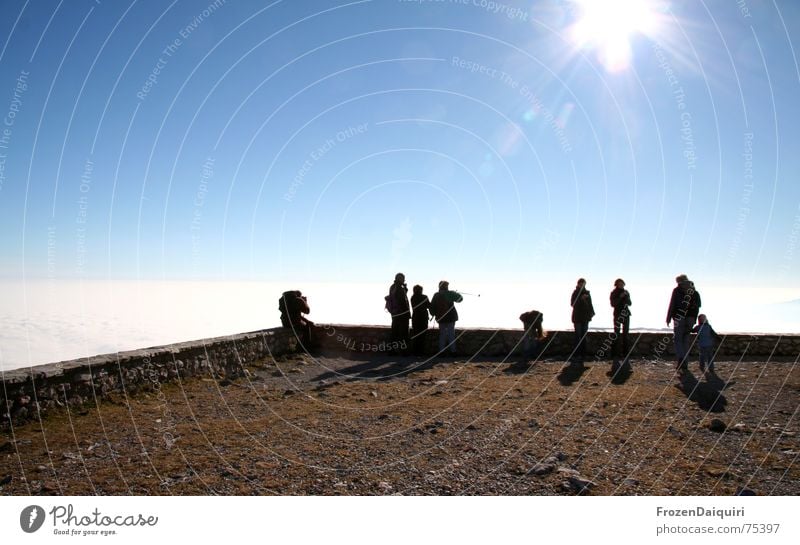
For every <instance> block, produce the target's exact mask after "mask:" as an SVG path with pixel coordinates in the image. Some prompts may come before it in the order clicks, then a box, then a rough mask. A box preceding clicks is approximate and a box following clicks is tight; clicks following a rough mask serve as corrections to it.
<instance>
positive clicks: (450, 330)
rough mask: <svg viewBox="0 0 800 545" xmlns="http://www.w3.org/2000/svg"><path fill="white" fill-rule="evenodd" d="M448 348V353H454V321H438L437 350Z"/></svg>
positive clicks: (442, 350) (441, 350)
mask: <svg viewBox="0 0 800 545" xmlns="http://www.w3.org/2000/svg"><path fill="white" fill-rule="evenodd" d="M448 347H449V348H450V353H451V354H455V353H456V323H455V322H439V352H440V353H441V352H444V349H445V348H448Z"/></svg>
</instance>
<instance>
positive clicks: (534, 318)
mask: <svg viewBox="0 0 800 545" xmlns="http://www.w3.org/2000/svg"><path fill="white" fill-rule="evenodd" d="M519 319H520V320H521V321H522V326H523V327H524V328H525V331H526V332H527V331H530V332H531V334H532V335H533V336H534V337H537V338H538V337H542V336H544V328H543V327H542V321H543V320H544V315H543V314H542V313H541V312H539V311H538V310H529V311H528V312H523V313H522V314H520V315H519Z"/></svg>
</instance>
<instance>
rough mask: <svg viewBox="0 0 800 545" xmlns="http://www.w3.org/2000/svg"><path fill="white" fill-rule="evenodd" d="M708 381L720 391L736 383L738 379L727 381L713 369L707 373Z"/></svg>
mask: <svg viewBox="0 0 800 545" xmlns="http://www.w3.org/2000/svg"><path fill="white" fill-rule="evenodd" d="M706 383H708V385H709V386H710V387H712V388H714V389H716V390H718V391H722V390H725V389H727V388H730V387H731V386H733V385H734V384H736V381H735V380H729V381H727V382H726V381H725V380H723V379H722V378H721V377H720V376H719V375H718V374H717V373H716V371H713V370H712V371H709V372H708V373H706Z"/></svg>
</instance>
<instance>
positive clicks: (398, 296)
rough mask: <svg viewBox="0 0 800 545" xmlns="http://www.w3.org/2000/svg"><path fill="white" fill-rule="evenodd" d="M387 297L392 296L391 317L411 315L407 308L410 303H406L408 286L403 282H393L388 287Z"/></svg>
mask: <svg viewBox="0 0 800 545" xmlns="http://www.w3.org/2000/svg"><path fill="white" fill-rule="evenodd" d="M389 297H391V298H392V307H391V308H392V309H394V310H393V311H392V318H405V319H408V318H410V317H411V313H410V312H409V309H410V308H411V305H409V303H408V288H407V287H406V285H405V284H397V283H394V284H392V285H391V286H390V287H389Z"/></svg>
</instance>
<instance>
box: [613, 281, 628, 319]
mask: <svg viewBox="0 0 800 545" xmlns="http://www.w3.org/2000/svg"><path fill="white" fill-rule="evenodd" d="M609 299H610V300H611V306H612V307H614V316H619V315H620V314H622V313H623V312H624V313H625V314H627V315H628V316H630V315H631V310H630V309H629V308H628V307H629V306H631V305H632V304H633V303H631V294H630V293H628V290H626V289H625V288H614V290H613V291H612V292H611V295H610V296H609Z"/></svg>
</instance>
